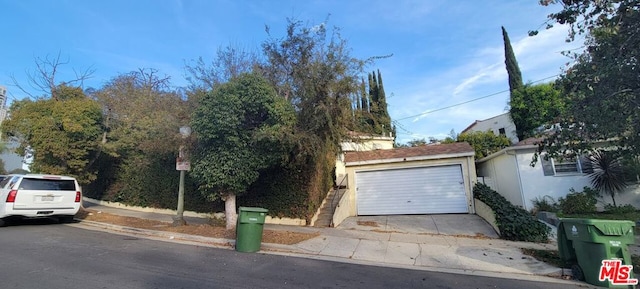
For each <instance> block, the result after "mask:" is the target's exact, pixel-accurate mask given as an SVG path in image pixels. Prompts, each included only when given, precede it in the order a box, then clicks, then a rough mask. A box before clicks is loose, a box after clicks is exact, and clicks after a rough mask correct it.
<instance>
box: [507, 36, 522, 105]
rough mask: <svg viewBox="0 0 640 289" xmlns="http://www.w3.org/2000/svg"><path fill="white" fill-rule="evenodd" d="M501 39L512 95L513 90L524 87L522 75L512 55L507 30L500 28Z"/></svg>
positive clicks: (514, 56)
mask: <svg viewBox="0 0 640 289" xmlns="http://www.w3.org/2000/svg"><path fill="white" fill-rule="evenodd" d="M502 39H503V40H504V64H505V65H506V66H507V73H508V74H509V91H510V92H511V93H512V94H513V92H514V91H515V90H518V89H520V88H521V87H523V86H524V84H523V83H522V73H521V72H520V67H519V66H518V61H516V55H515V54H514V53H513V48H512V47H511V41H510V40H509V35H508V34H507V30H505V29H504V26H503V27H502Z"/></svg>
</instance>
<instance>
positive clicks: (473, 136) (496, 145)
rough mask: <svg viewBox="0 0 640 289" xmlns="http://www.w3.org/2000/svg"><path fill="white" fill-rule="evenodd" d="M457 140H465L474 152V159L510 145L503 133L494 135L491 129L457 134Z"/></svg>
mask: <svg viewBox="0 0 640 289" xmlns="http://www.w3.org/2000/svg"><path fill="white" fill-rule="evenodd" d="M458 142H467V143H469V144H470V145H471V146H472V147H473V150H474V151H475V152H476V156H475V157H476V159H481V158H484V157H486V156H488V155H490V154H492V153H495V152H497V151H499V150H501V149H503V148H506V147H508V146H510V145H511V140H509V138H507V137H506V136H504V135H495V134H494V133H493V132H492V131H486V132H483V131H475V132H469V133H462V134H460V135H458Z"/></svg>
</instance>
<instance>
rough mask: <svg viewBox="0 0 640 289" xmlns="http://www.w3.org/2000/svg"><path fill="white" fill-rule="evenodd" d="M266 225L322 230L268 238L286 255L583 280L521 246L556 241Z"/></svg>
mask: <svg viewBox="0 0 640 289" xmlns="http://www.w3.org/2000/svg"><path fill="white" fill-rule="evenodd" d="M85 207H86V208H89V209H93V210H97V211H102V212H106V213H110V214H115V215H122V216H130V217H137V218H143V219H150V220H157V221H163V222H171V220H172V215H168V214H161V213H157V212H143V211H140V210H137V209H136V208H127V209H123V208H114V207H108V206H104V205H97V204H92V203H87V202H85ZM185 219H186V221H187V223H189V224H205V223H207V219H206V218H203V217H197V216H193V215H191V216H190V214H185ZM74 226H78V227H84V228H87V229H99V230H110V231H117V232H120V233H124V234H133V235H137V236H140V235H143V236H147V237H150V238H154V239H161V240H169V241H178V242H184V243H190V244H197V245H204V246H212V247H221V248H229V249H233V244H235V240H231V239H213V238H206V237H201V236H191V235H184V234H176V233H172V232H162V231H150V230H141V229H137V228H127V227H122V226H116V225H111V224H103V223H96V222H86V221H85V222H80V223H77V224H74ZM264 229H265V230H286V231H293V232H306V233H319V236H318V237H315V238H312V239H309V240H307V241H303V242H300V243H298V244H294V245H282V244H269V243H263V244H262V247H261V251H260V253H267V254H281V255H288V256H297V257H303V258H315V259H323V260H331V261H338V262H347V263H356V264H363V265H374V266H385V267H397V268H408V269H416V270H428V271H438V272H448V273H459V274H467V275H479V276H489V277H500V278H509V279H524V280H533V281H541V282H561V283H567V284H583V285H587V284H586V283H577V282H574V281H568V280H563V279H561V278H560V277H561V276H562V275H563V274H568V273H570V272H568V271H570V270H564V271H563V270H562V269H560V268H556V267H553V266H551V265H548V264H546V263H543V262H540V261H537V260H535V259H534V258H532V257H530V256H526V255H524V254H522V253H521V250H520V249H521V248H532V249H556V244H555V243H550V244H536V243H525V242H510V241H505V240H500V239H491V238H475V237H471V236H460V235H445V234H427V233H415V232H397V231H390V232H387V231H374V230H358V229H357V228H355V229H354V228H353V227H349V228H341V227H338V228H315V227H304V226H286V225H273V224H265V225H264Z"/></svg>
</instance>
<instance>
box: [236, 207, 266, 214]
mask: <svg viewBox="0 0 640 289" xmlns="http://www.w3.org/2000/svg"><path fill="white" fill-rule="evenodd" d="M240 212H256V213H268V212H269V210H267V209H265V208H255V207H240Z"/></svg>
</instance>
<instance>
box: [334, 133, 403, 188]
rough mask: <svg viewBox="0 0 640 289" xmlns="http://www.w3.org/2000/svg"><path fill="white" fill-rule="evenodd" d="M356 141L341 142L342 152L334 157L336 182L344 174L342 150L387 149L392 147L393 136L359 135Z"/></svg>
mask: <svg viewBox="0 0 640 289" xmlns="http://www.w3.org/2000/svg"><path fill="white" fill-rule="evenodd" d="M357 139H358V140H357V141H346V142H342V143H341V144H340V146H341V147H342V151H343V153H341V154H340V155H339V156H338V158H337V159H336V175H335V180H336V182H340V180H342V179H343V178H344V176H346V169H345V164H344V152H354V151H356V152H364V151H373V150H388V149H393V142H394V139H393V137H385V136H360V137H357Z"/></svg>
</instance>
